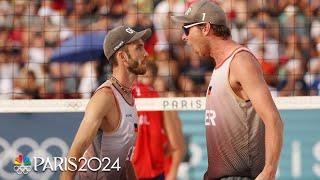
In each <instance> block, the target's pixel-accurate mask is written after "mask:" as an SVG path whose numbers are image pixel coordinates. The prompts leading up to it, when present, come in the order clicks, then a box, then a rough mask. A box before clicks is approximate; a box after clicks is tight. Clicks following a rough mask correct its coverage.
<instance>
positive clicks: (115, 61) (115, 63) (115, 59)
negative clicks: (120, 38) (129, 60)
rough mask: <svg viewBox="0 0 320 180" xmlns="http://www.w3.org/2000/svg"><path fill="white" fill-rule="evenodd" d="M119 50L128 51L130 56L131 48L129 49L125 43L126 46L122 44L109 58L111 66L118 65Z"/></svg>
mask: <svg viewBox="0 0 320 180" xmlns="http://www.w3.org/2000/svg"><path fill="white" fill-rule="evenodd" d="M119 51H124V52H126V53H127V54H128V55H129V56H130V54H129V50H128V46H127V45H126V44H125V45H124V46H122V47H121V48H120V49H119V50H118V51H116V52H115V53H114V54H113V55H112V56H111V57H110V59H109V63H110V65H111V68H113V67H117V66H118V61H117V56H116V54H117V53H118V52H119Z"/></svg>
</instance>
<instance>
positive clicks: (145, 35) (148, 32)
mask: <svg viewBox="0 0 320 180" xmlns="http://www.w3.org/2000/svg"><path fill="white" fill-rule="evenodd" d="M151 34H152V31H151V29H150V28H148V29H145V30H143V31H140V32H137V33H136V34H135V35H134V36H133V37H132V38H131V39H130V40H129V41H128V42H127V43H132V42H134V41H137V40H139V39H142V40H143V41H146V40H148V39H149V38H150V37H151Z"/></svg>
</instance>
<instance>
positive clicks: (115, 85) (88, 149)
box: [61, 26, 151, 180]
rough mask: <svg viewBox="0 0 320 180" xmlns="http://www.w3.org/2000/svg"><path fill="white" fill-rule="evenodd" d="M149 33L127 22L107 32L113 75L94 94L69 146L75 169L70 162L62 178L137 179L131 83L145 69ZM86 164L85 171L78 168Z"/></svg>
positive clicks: (106, 53) (106, 50)
mask: <svg viewBox="0 0 320 180" xmlns="http://www.w3.org/2000/svg"><path fill="white" fill-rule="evenodd" d="M150 36H151V30H150V29H146V30H143V31H140V32H136V31H134V30H132V29H131V28H129V27H127V26H120V27H117V28H115V29H113V30H111V31H110V32H109V33H108V34H107V35H106V38H105V40H104V44H103V49H104V53H105V55H106V57H107V59H108V60H109V63H111V65H112V70H113V73H112V77H111V78H110V79H109V80H107V81H106V82H105V83H103V84H102V85H101V86H100V87H98V88H97V90H96V91H95V94H94V95H93V97H92V98H91V99H90V101H89V103H88V105H87V108H86V111H85V115H84V118H83V120H82V122H81V124H80V127H79V130H78V132H77V134H76V136H75V138H74V141H73V143H72V146H71V148H70V151H69V154H68V159H72V158H74V161H72V162H73V163H74V164H76V167H77V169H76V171H77V172H76V171H72V170H74V169H75V168H74V165H72V163H70V162H68V170H67V171H63V172H62V173H61V179H63V180H69V179H73V178H74V177H75V179H79V180H80V179H81V180H82V179H83V180H85V179H112V180H117V179H130V180H132V179H136V175H135V172H134V169H133V166H132V164H131V154H132V151H133V147H134V144H135V138H136V132H137V122H138V116H137V110H136V107H135V103H134V99H133V97H132V92H131V86H132V83H133V81H134V80H135V79H136V78H137V75H142V74H144V73H145V72H146V62H145V61H146V57H147V52H146V50H145V48H144V41H145V40H147V39H148V38H149V37H150ZM80 157H82V159H83V161H81V162H80V163H79V162H78V161H79V159H80ZM93 159H95V160H93ZM97 159H99V160H100V162H101V164H100V163H99V160H97ZM79 165H80V166H79ZM100 165H101V166H100ZM82 166H83V167H84V169H86V171H83V172H82V171H78V170H79V167H82ZM103 168H105V170H102V169H103ZM92 169H98V170H92Z"/></svg>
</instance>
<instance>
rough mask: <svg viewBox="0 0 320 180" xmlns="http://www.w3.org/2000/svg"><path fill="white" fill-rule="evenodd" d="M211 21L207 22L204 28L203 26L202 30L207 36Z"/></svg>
mask: <svg viewBox="0 0 320 180" xmlns="http://www.w3.org/2000/svg"><path fill="white" fill-rule="evenodd" d="M210 28H211V26H210V23H206V24H205V25H204V26H203V28H202V32H203V33H204V35H205V36H207V35H208V34H209V32H210Z"/></svg>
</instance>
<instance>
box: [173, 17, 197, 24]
mask: <svg viewBox="0 0 320 180" xmlns="http://www.w3.org/2000/svg"><path fill="white" fill-rule="evenodd" d="M171 20H172V21H173V23H175V24H185V23H194V22H192V21H191V20H190V19H189V18H187V17H186V16H171Z"/></svg>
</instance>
